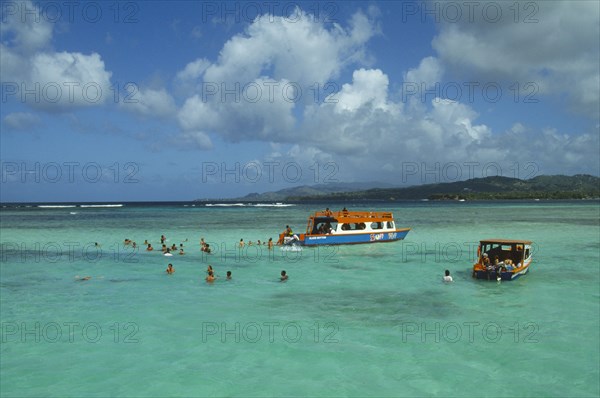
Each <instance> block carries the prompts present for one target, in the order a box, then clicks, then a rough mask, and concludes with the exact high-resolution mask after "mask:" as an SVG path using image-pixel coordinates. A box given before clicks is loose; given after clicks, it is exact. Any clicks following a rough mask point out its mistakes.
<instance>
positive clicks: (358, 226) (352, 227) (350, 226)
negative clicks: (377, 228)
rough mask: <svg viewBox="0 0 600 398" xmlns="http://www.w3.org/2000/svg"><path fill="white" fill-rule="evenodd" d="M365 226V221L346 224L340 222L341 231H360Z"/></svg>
mask: <svg viewBox="0 0 600 398" xmlns="http://www.w3.org/2000/svg"><path fill="white" fill-rule="evenodd" d="M366 227H367V226H366V225H365V223H362V222H361V223H352V224H350V223H348V224H342V231H360V230H362V229H365V228H366Z"/></svg>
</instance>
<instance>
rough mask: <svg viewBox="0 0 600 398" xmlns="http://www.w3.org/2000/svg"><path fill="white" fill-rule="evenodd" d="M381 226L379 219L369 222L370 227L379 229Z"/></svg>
mask: <svg viewBox="0 0 600 398" xmlns="http://www.w3.org/2000/svg"><path fill="white" fill-rule="evenodd" d="M381 228H383V226H382V225H381V221H377V222H372V223H371V229H381Z"/></svg>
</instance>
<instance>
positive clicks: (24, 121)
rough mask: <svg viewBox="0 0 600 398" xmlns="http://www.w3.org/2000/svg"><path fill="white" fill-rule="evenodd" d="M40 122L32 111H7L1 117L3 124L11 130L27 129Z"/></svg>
mask: <svg viewBox="0 0 600 398" xmlns="http://www.w3.org/2000/svg"><path fill="white" fill-rule="evenodd" d="M40 123H41V121H40V118H39V117H38V116H36V115H34V114H32V113H27V112H15V113H9V114H8V115H6V116H5V117H4V119H3V124H4V125H5V126H6V127H8V128H9V129H12V130H18V131H27V130H31V129H33V128H35V127H37V126H39V125H40Z"/></svg>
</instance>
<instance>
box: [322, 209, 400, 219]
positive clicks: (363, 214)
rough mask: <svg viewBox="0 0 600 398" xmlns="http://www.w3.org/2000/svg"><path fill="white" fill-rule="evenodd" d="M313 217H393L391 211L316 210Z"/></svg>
mask: <svg viewBox="0 0 600 398" xmlns="http://www.w3.org/2000/svg"><path fill="white" fill-rule="evenodd" d="M313 217H315V218H316V217H332V218H335V219H338V220H339V219H346V220H353V219H370V218H372V219H377V220H390V221H392V220H393V219H394V217H393V215H392V213H391V212H382V211H379V212H378V211H343V210H341V211H329V212H328V211H316V212H315V214H314V216H313Z"/></svg>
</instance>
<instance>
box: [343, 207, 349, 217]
mask: <svg viewBox="0 0 600 398" xmlns="http://www.w3.org/2000/svg"><path fill="white" fill-rule="evenodd" d="M342 213H343V214H344V215H345V216H347V215H348V209H346V207H345V206H344V208H343V209H342Z"/></svg>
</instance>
